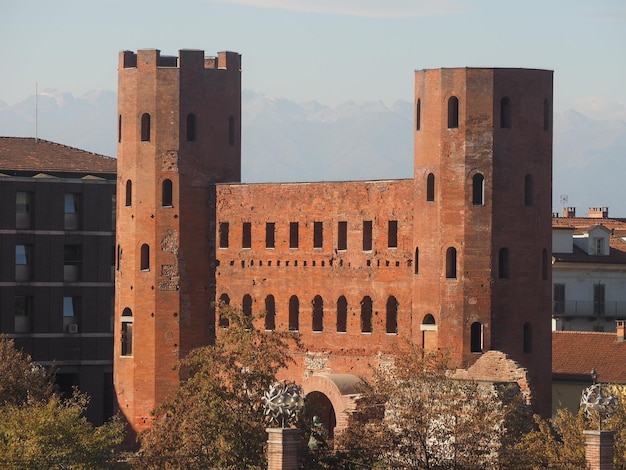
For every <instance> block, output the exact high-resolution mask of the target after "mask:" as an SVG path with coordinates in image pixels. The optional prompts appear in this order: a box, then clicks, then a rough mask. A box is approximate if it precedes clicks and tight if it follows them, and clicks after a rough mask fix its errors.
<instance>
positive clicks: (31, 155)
mask: <svg viewBox="0 0 626 470" xmlns="http://www.w3.org/2000/svg"><path fill="white" fill-rule="evenodd" d="M116 171H117V159H115V158H112V157H105V156H104V155H98V154H96V153H91V152H87V151H85V150H80V149H77V148H74V147H68V146H66V145H61V144H57V143H54V142H50V141H47V140H42V139H35V138H33V137H0V173H5V174H11V175H20V174H34V173H47V174H55V173H57V174H58V173H62V174H63V173H80V174H84V175H87V174H95V175H103V174H108V175H114V174H115V173H116Z"/></svg>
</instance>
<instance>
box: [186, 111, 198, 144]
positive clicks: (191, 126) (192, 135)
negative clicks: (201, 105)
mask: <svg viewBox="0 0 626 470" xmlns="http://www.w3.org/2000/svg"><path fill="white" fill-rule="evenodd" d="M195 141H196V115H195V114H193V113H190V114H188V115H187V142H195Z"/></svg>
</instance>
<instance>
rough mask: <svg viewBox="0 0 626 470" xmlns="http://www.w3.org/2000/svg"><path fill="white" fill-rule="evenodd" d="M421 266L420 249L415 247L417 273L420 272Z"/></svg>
mask: <svg viewBox="0 0 626 470" xmlns="http://www.w3.org/2000/svg"><path fill="white" fill-rule="evenodd" d="M419 266H420V249H419V248H418V247H415V274H419Z"/></svg>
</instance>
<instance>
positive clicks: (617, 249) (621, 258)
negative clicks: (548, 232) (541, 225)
mask: <svg viewBox="0 0 626 470" xmlns="http://www.w3.org/2000/svg"><path fill="white" fill-rule="evenodd" d="M597 225H601V226H603V227H605V228H606V229H607V230H609V231H610V232H611V235H610V238H609V247H610V254H609V255H608V256H598V255H589V254H587V253H586V252H585V251H584V250H581V249H580V248H578V247H577V246H576V245H574V247H573V253H553V254H552V255H553V257H554V259H555V261H556V262H564V263H601V264H626V242H625V241H624V240H622V238H624V237H626V221H625V220H624V219H608V218H607V219H597V218H590V217H553V218H552V228H553V229H557V230H559V229H561V230H564V229H571V230H573V231H574V234H583V233H585V232H587V231H589V229H591V228H593V227H595V226H597Z"/></svg>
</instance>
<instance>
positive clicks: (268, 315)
mask: <svg viewBox="0 0 626 470" xmlns="http://www.w3.org/2000/svg"><path fill="white" fill-rule="evenodd" d="M265 329H266V330H268V331H274V330H275V329H276V302H275V300H274V296H273V295H268V296H267V297H265Z"/></svg>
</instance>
